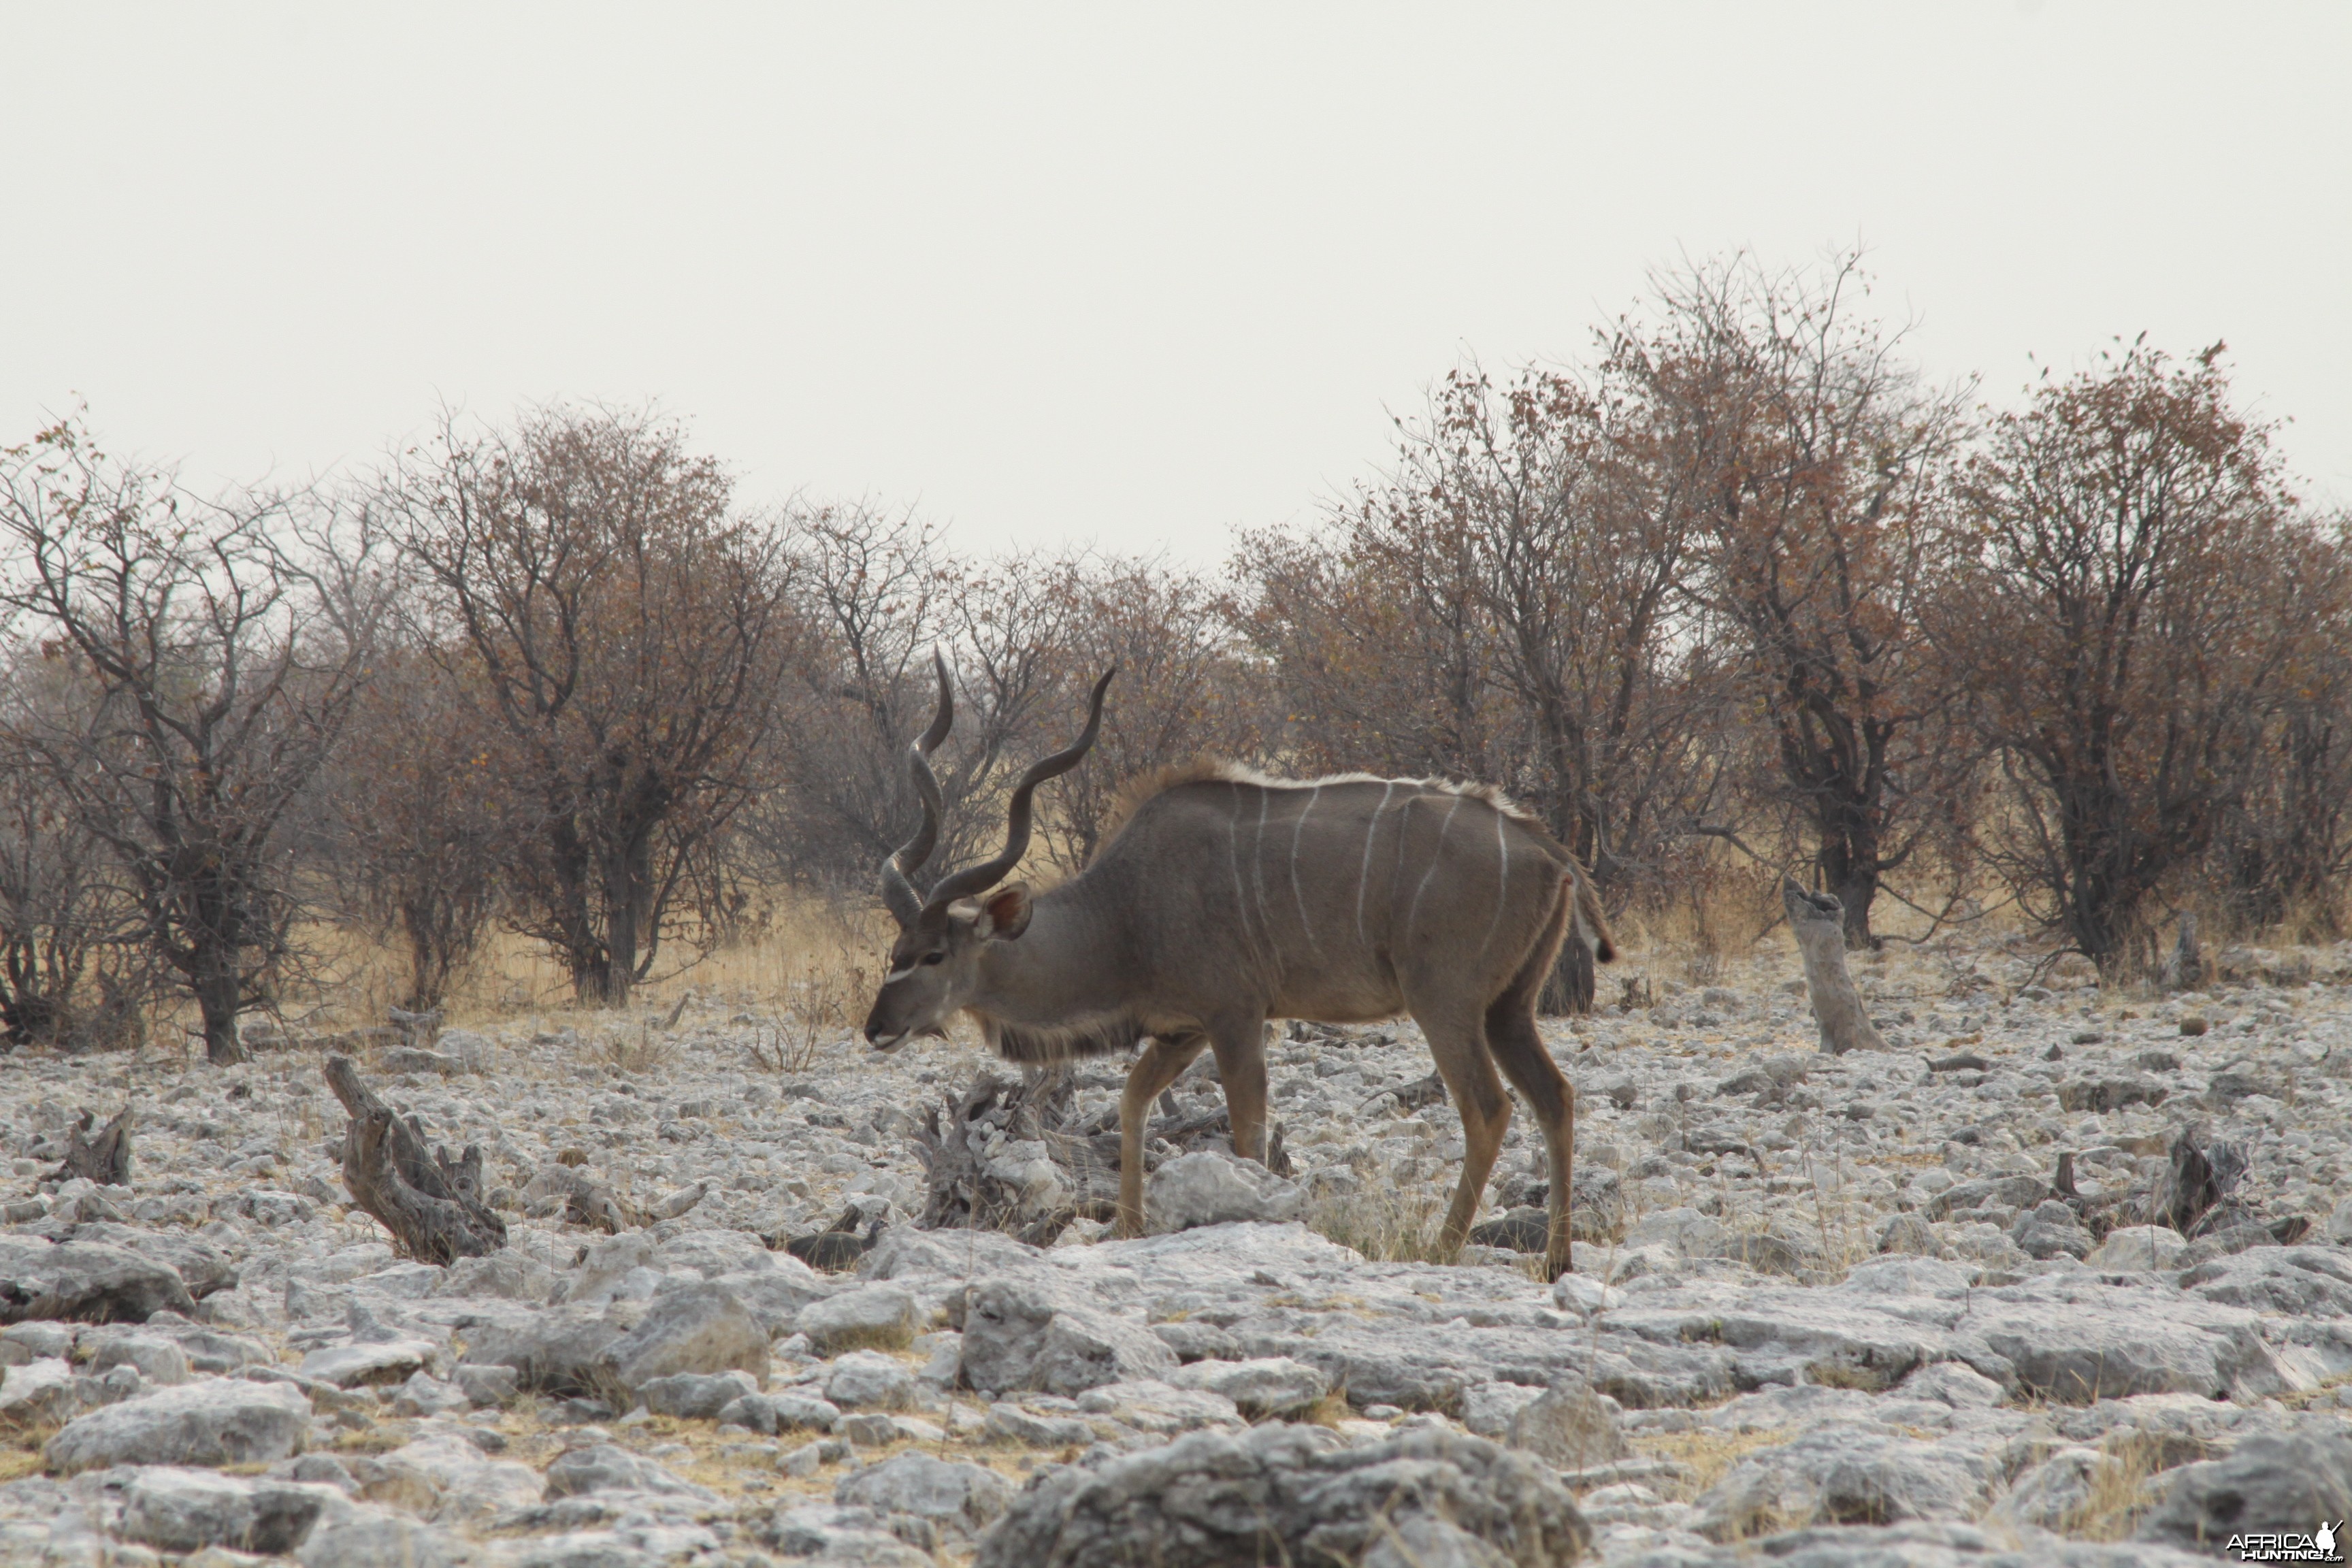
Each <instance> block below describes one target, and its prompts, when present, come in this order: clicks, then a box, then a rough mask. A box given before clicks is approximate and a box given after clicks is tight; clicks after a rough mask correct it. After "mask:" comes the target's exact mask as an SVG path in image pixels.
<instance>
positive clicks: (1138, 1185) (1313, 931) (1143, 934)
mask: <svg viewBox="0 0 2352 1568" xmlns="http://www.w3.org/2000/svg"><path fill="white" fill-rule="evenodd" d="M939 677H940V705H939V711H938V714H937V715H936V717H934V718H933V720H932V721H931V725H930V728H929V730H927V731H925V732H924V733H923V735H922V737H921V738H920V739H919V740H918V741H917V742H915V744H914V745H913V746H912V747H910V748H909V749H908V768H909V771H910V772H911V773H912V774H913V778H914V783H915V787H916V790H917V792H918V793H919V795H921V797H922V801H923V825H922V826H921V827H920V828H919V829H918V830H917V831H916V834H915V837H913V838H912V839H911V840H909V841H908V843H907V844H906V845H905V846H904V847H901V848H900V849H899V850H898V852H897V853H896V854H894V855H892V856H891V857H890V858H888V859H887V860H886V861H884V862H883V865H882V892H883V897H884V899H885V900H886V901H887V903H888V905H889V907H890V912H891V913H892V914H893V915H895V916H896V917H897V918H898V925H899V935H898V941H897V942H895V943H894V944H893V945H892V947H891V949H890V970H889V974H888V977H887V979H885V980H884V981H883V983H882V989H881V991H880V993H879V994H877V996H876V997H875V998H874V1010H873V1012H872V1013H871V1014H870V1015H869V1016H867V1018H866V1038H867V1039H868V1040H870V1041H872V1042H873V1044H874V1045H875V1047H877V1048H878V1049H881V1050H886V1051H887V1050H889V1049H890V1048H892V1047H895V1046H897V1045H898V1044H899V1043H900V1042H902V1041H904V1040H906V1039H907V1038H908V1037H909V1036H913V1035H919V1034H931V1035H937V1034H940V1033H942V1032H943V1031H942V1025H943V1024H944V1022H945V1020H946V1019H948V1018H949V1017H950V1016H951V1015H953V1014H955V1013H957V1012H959V1011H962V1012H969V1013H971V1015H972V1016H974V1017H975V1018H977V1019H978V1020H979V1022H980V1026H981V1028H982V1033H983V1034H984V1035H985V1037H986V1038H987V1040H988V1043H989V1045H990V1046H991V1047H992V1048H993V1049H994V1050H995V1051H996V1052H997V1054H998V1055H1000V1056H1002V1057H1004V1058H1007V1059H1009V1060H1013V1061H1019V1062H1053V1061H1066V1060H1068V1059H1070V1058H1076V1057H1087V1056H1097V1055H1105V1054H1109V1053H1113V1052H1121V1051H1125V1050H1127V1049H1129V1047H1132V1046H1133V1045H1134V1044H1135V1043H1136V1042H1137V1041H1138V1040H1139V1039H1141V1038H1144V1037H1147V1036H1148V1037H1150V1042H1151V1043H1150V1046H1149V1047H1147V1048H1146V1049H1145V1050H1144V1052H1143V1054H1142V1056H1141V1057H1140V1058H1138V1060H1137V1061H1136V1064H1135V1066H1134V1068H1133V1069H1132V1070H1131V1071H1129V1074H1128V1079H1127V1089H1126V1093H1125V1094H1124V1095H1123V1096H1122V1097H1121V1099H1120V1101H1119V1197H1118V1228H1119V1231H1120V1233H1121V1234H1123V1235H1134V1234H1137V1233H1138V1232H1139V1231H1140V1230H1141V1228H1142V1226H1143V1128H1144V1119H1145V1117H1146V1115H1147V1114H1148V1113H1149V1111H1150V1108H1151V1104H1152V1101H1153V1100H1156V1099H1158V1098H1159V1096H1160V1092H1161V1091H1162V1090H1163V1089H1167V1087H1168V1086H1169V1085H1170V1084H1171V1083H1172V1082H1173V1081H1174V1080H1175V1079H1176V1076H1177V1074H1179V1073H1181V1072H1182V1071H1183V1070H1184V1068H1186V1067H1187V1066H1188V1065H1189V1064H1190V1063H1191V1062H1192V1060H1193V1058H1196V1057H1198V1056H1199V1055H1200V1054H1201V1050H1202V1047H1204V1046H1205V1047H1208V1048H1209V1049H1210V1050H1212V1051H1213V1052H1215V1053H1216V1060H1217V1073H1218V1077H1219V1078H1220V1079H1222V1080H1223V1084H1224V1091H1225V1106H1226V1109H1227V1110H1228V1111H1229V1113H1230V1117H1231V1121H1232V1123H1233V1136H1234V1150H1235V1151H1236V1152H1239V1153H1241V1154H1244V1155H1246V1156H1249V1157H1251V1158H1255V1159H1263V1158H1264V1157H1265V1098H1266V1093H1265V1021H1266V1020H1267V1019H1268V1018H1309V1019H1316V1020H1319V1021H1322V1022H1325V1023H1363V1022H1369V1021H1371V1020H1374V1019H1381V1018H1391V1017H1394V1016H1397V1015H1398V1014H1400V1013H1410V1014H1411V1015H1412V1017H1413V1019H1414V1021H1415V1022H1416V1023H1418V1024H1419V1025H1420V1026H1421V1027H1422V1032H1423V1034H1424V1035H1426V1036H1427V1037H1428V1039H1429V1047H1430V1053H1431V1055H1432V1056H1433V1057H1434V1058H1436V1061H1437V1070H1438V1072H1439V1073H1440V1074H1442V1075H1443V1077H1444V1081H1445V1086H1446V1088H1447V1089H1449V1090H1450V1091H1451V1092H1452V1094H1453V1097H1454V1104H1455V1105H1456V1106H1457V1107H1458V1108H1459V1109H1460V1110H1461V1113H1462V1132H1463V1141H1464V1142H1465V1145H1466V1152H1465V1154H1464V1156H1463V1161H1462V1182H1461V1184H1460V1186H1458V1187H1457V1188H1456V1189H1455V1191H1454V1204H1453V1206H1452V1207H1451V1208H1450V1209H1449V1210H1447V1212H1446V1216H1445V1227H1444V1231H1443V1232H1442V1233H1441V1237H1442V1238H1441V1246H1442V1247H1444V1250H1445V1252H1446V1253H1447V1254H1449V1255H1451V1254H1452V1253H1453V1252H1454V1251H1455V1250H1456V1249H1457V1248H1459V1247H1460V1246H1461V1245H1462V1240H1463V1237H1465V1234H1466V1233H1467V1232H1468V1230H1469V1228H1470V1222H1471V1220H1472V1219H1473V1218H1474V1217H1475V1215H1476V1214H1477V1210H1478V1204H1479V1199H1480V1196H1481V1194H1484V1192H1485V1191H1486V1178H1487V1176H1488V1175H1489V1173H1492V1171H1493V1169H1494V1165H1495V1158H1496V1154H1497V1153H1498V1152H1500V1151H1501V1148H1502V1143H1503V1132H1504V1129H1505V1128H1506V1127H1507V1125H1508V1124H1509V1122H1510V1119H1511V1103H1510V1100H1509V1099H1508V1098H1507V1096H1506V1095H1505V1094H1504V1093H1503V1086H1502V1084H1501V1083H1500V1082H1499V1081H1497V1079H1496V1073H1495V1069H1496V1067H1498V1066H1499V1067H1500V1068H1502V1071H1503V1075H1504V1076H1505V1077H1507V1078H1508V1079H1510V1080H1511V1082H1512V1083H1513V1084H1514V1085H1516V1086H1517V1089H1518V1090H1519V1092H1520V1093H1521V1094H1522V1095H1524V1096H1525V1097H1526V1098H1527V1100H1528V1107H1529V1108H1530V1110H1533V1112H1534V1113H1535V1116H1536V1120H1537V1121H1538V1123H1539V1124H1540V1125H1541V1126H1542V1129H1543V1135H1544V1144H1545V1148H1546V1151H1547V1152H1548V1153H1549V1162H1550V1173H1551V1224H1550V1232H1549V1247H1548V1255H1549V1264H1550V1267H1551V1269H1552V1272H1553V1273H1555V1274H1558V1273H1559V1272H1560V1271H1562V1270H1565V1269H1566V1268H1569V1266H1570V1246H1569V1232H1568V1205H1569V1194H1570V1168H1571V1166H1572V1163H1573V1161H1574V1154H1575V1139H1576V1129H1575V1116H1576V1101H1575V1094H1574V1091H1573V1090H1572V1089H1570V1087H1569V1084H1568V1080H1567V1079H1564V1078H1563V1077H1561V1075H1560V1071H1559V1067H1558V1066H1557V1065H1556V1064H1555V1063H1554V1062H1553V1061H1552V1058H1551V1054H1550V1053H1549V1051H1547V1050H1546V1049H1545V1048H1544V1044H1543V1041H1542V1040H1541V1038H1539V1037H1538V1035H1537V1033H1536V1020H1535V1006H1536V995H1537V993H1538V991H1539V990H1540V989H1541V988H1542V985H1543V982H1544V977H1545V975H1547V974H1548V973H1550V970H1551V966H1552V962H1553V960H1554V958H1555V957H1556V956H1557V955H1558V953H1559V946H1560V942H1561V941H1562V939H1563V937H1564V935H1565V934H1566V933H1567V932H1568V931H1570V928H1571V926H1581V927H1583V928H1584V930H1586V931H1589V932H1590V940H1591V942H1593V943H1594V946H1595V949H1596V954H1597V956H1598V957H1599V958H1600V959H1601V960H1602V961H1603V962H1606V961H1608V960H1609V959H1612V958H1613V957H1615V956H1616V953H1615V949H1614V947H1613V945H1612V939H1611V937H1610V934H1609V927H1608V924H1607V921H1605V920H1604V919H1603V918H1602V916H1601V909H1600V904H1599V901H1598V900H1596V899H1595V898H1594V897H1593V895H1592V892H1591V884H1590V882H1589V881H1588V879H1586V877H1585V875H1584V872H1583V868H1581V867H1580V865H1579V864H1578V863H1577V860H1576V858H1575V856H1573V855H1572V854H1570V852H1569V851H1568V850H1567V849H1566V848H1564V847H1561V846H1560V845H1559V843H1558V842H1556V841H1555V840H1554V839H1553V838H1552V837H1551V836H1550V835H1549V834H1548V833H1546V832H1545V831H1544V830H1543V828H1542V827H1541V826H1539V825H1538V823H1537V822H1536V821H1535V820H1534V819H1533V818H1532V817H1530V816H1528V815H1527V814H1526V813H1525V812H1523V811H1521V810H1519V809H1518V808H1517V807H1516V806H1514V805H1511V803H1510V802H1509V801H1507V800H1506V799H1505V798H1504V797H1503V796H1502V795H1500V794H1498V793H1497V792H1496V791H1494V790H1491V789H1487V788H1484V787H1482V786H1478V785H1470V784H1449V783H1444V782H1440V781H1436V780H1430V779H1379V778H1372V777H1370V776H1367V775H1365V774H1360V773H1354V774H1347V775H1343V776H1339V777H1333V778H1323V779H1305V780H1298V781H1291V780H1285V779H1271V778H1265V777H1262V776H1260V775H1258V774H1256V773H1250V772H1248V771H1246V770H1244V769H1241V768H1237V767H1234V766H1231V765H1229V764H1225V763H1200V764H1196V765H1194V766H1192V767H1188V768H1180V769H1171V770H1168V771H1165V772H1163V773H1159V774H1156V775H1153V776H1151V777H1150V778H1147V779H1143V780H1139V781H1137V782H1136V783H1135V784H1131V785H1130V786H1129V791H1128V794H1127V796H1126V807H1125V810H1124V813H1123V815H1122V816H1121V819H1120V820H1119V821H1118V824H1117V826H1114V827H1113V828H1112V829H1111V830H1110V831H1109V832H1108V834H1107V835H1106V837H1104V839H1103V842H1102V847H1101V848H1100V849H1099V850H1097V852H1096V854H1095V856H1094V858H1093V860H1092V862H1091V863H1090V864H1088V865H1087V868H1086V869H1085V871H1084V872H1083V873H1081V874H1080V875H1079V876H1078V877H1076V879H1073V880H1071V881H1068V882H1066V883H1064V884H1063V885H1062V886H1060V887H1058V888H1055V889H1053V890H1052V891H1050V892H1047V893H1044V894H1041V895H1038V896H1035V897H1032V896H1031V894H1030V891H1029V889H1028V888H1027V887H1026V886H1025V885H1024V884H1022V883H1019V882H1014V883H1011V884H1008V885H1005V886H1003V887H999V886H998V883H999V882H1001V881H1002V880H1003V879H1004V878H1005V877H1006V876H1008V875H1010V874H1011V873H1012V871H1013V868H1015V867H1017V866H1018V865H1019V864H1020V863H1021V857H1022V855H1023V854H1024V852H1025V851H1026V850H1027V848H1028V847H1029V825H1030V801H1031V797H1032V795H1034V792H1035V790H1036V788H1037V786H1038V784H1042V783H1043V782H1045V780H1047V779H1050V778H1053V777H1054V776H1055V775H1056V774H1059V773H1067V772H1068V771H1069V770H1070V769H1072V768H1074V767H1076V766H1077V764H1078V762H1079V760H1080V759H1081V758H1083V757H1084V756H1085V755H1086V753H1087V749H1088V748H1089V747H1091V746H1092V745H1093V744H1094V741H1095V736H1096V734H1097V731H1099V730H1100V729H1101V726H1102V708H1103V692H1104V689H1106V688H1107V687H1108V685H1109V684H1110V679H1111V678H1110V676H1109V675H1108V674H1106V675H1105V676H1104V677H1103V678H1102V679H1101V680H1100V681H1098V682H1097V683H1096V685H1095V689H1094V695H1093V698H1092V700H1091V701H1090V703H1089V705H1088V709H1087V727H1086V732H1085V733H1084V734H1082V735H1080V736H1079V737H1078V739H1077V742H1076V744H1074V745H1072V746H1071V747H1070V748H1069V749H1068V750H1067V751H1064V752H1056V753H1055V754H1054V755H1053V756H1050V757H1047V758H1045V760H1043V761H1042V762H1039V763H1036V764H1035V765H1034V766H1033V767H1031V768H1030V769H1029V771H1028V772H1027V773H1024V774H1023V775H1022V777H1021V780H1020V782H1019V783H1018V784H1015V785H1014V787H1013V798H1012V802H1011V805H1010V816H1011V823H1010V828H1009V831H1008V833H1007V835H1006V837H1005V843H1004V849H1003V853H1002V854H1000V855H998V856H997V857H996V858H994V859H992V860H988V861H984V862H982V863H981V864H979V865H976V866H971V867H968V868H965V869H963V870H961V871H957V872H954V873H952V874H950V875H949V876H947V877H945V878H942V879H940V882H939V883H938V885H937V886H935V887H934V888H933V889H931V891H930V895H929V898H925V897H923V896H922V895H921V894H919V893H918V892H917V890H916V889H915V886H914V884H913V882H912V881H911V880H910V879H911V878H912V877H913V876H915V875H916V874H918V873H919V870H920V869H921V868H922V866H923V863H924V862H925V861H926V860H928V859H929V858H930V854H931V851H932V848H933V847H935V846H936V844H937V843H938V840H939V828H940V821H939V817H940V788H939V783H938V781H937V780H936V779H935V778H934V777H933V776H932V773H931V768H930V763H929V753H930V752H932V751H933V750H934V749H935V748H936V747H937V746H938V745H939V743H940V742H941V741H943V740H945V739H946V738H947V734H948V731H949V728H950V726H951V725H952V724H953V722H954V719H955V709H954V700H953V697H952V694H951V691H950V685H949V680H948V672H947V667H946V664H945V662H944V661H940V664H939ZM1580 934H1581V933H1580Z"/></svg>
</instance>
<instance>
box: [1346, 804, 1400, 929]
mask: <svg viewBox="0 0 2352 1568" xmlns="http://www.w3.org/2000/svg"><path fill="white" fill-rule="evenodd" d="M1395 788H1396V780H1394V779H1389V780H1386V781H1384V782H1383V783H1382V784H1381V804H1380V805H1379V806H1378V807H1376V808H1375V809H1374V810H1373V812H1372V820H1371V825H1370V826H1368V827H1366V828H1365V829H1364V863H1363V865H1362V866H1360V867H1359V868H1357V871H1356V940H1357V941H1358V942H1369V941H1370V940H1371V939H1370V938H1369V937H1367V936H1365V935H1364V889H1366V888H1368V887H1370V886H1371V881H1372V840H1373V839H1375V838H1378V837H1380V836H1381V812H1384V811H1386V810H1388V808H1389V795H1390V794H1391V792H1392V791H1393V790H1394V789H1395Z"/></svg>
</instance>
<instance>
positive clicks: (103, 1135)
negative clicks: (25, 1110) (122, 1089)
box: [44, 1105, 131, 1187]
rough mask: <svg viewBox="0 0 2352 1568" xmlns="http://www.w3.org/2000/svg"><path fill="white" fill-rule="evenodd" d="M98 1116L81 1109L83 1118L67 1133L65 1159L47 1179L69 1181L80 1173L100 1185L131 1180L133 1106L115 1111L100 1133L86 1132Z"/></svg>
mask: <svg viewBox="0 0 2352 1568" xmlns="http://www.w3.org/2000/svg"><path fill="white" fill-rule="evenodd" d="M97 1120H98V1118H97V1116H96V1115H95V1114H93V1113H92V1112H90V1111H88V1110H85V1111H83V1112H82V1113H81V1120H80V1121H78V1122H76V1123H75V1124H74V1127H73V1130H72V1131H71V1132H70V1133H68V1138H67V1143H66V1158H65V1163H63V1164H61V1165H59V1166H58V1168H57V1169H56V1170H54V1171H51V1172H50V1173H48V1175H47V1177H46V1178H44V1179H45V1180H47V1181H52V1182H69V1181H72V1180H73V1179H74V1178H75V1177H76V1176H81V1177H85V1178H87V1179H88V1180H89V1181H93V1182H96V1183H98V1184H100V1186H106V1187H127V1186H129V1185H130V1184H131V1107H130V1106H128V1105H125V1106H124V1107H123V1108H122V1109H121V1110H119V1111H117V1112H115V1114H114V1120H112V1121H109V1122H108V1123H107V1124H106V1125H105V1126H104V1127H101V1128H100V1129H99V1131H98V1136H97V1137H95V1138H91V1137H88V1136H86V1134H87V1133H88V1132H89V1130H90V1127H91V1125H92V1124H93V1123H94V1122H96V1121H97Z"/></svg>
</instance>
